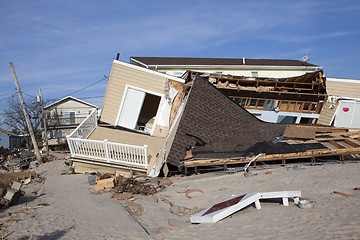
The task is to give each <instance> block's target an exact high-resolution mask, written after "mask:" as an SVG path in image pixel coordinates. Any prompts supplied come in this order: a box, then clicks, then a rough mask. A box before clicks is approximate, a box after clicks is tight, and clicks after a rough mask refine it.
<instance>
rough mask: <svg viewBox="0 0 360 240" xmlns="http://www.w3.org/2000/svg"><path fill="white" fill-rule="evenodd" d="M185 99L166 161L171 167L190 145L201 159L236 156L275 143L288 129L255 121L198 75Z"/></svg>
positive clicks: (283, 126) (177, 162)
mask: <svg viewBox="0 0 360 240" xmlns="http://www.w3.org/2000/svg"><path fill="white" fill-rule="evenodd" d="M187 98H188V99H187V102H186V105H185V107H184V110H183V113H182V117H181V119H180V122H179V126H178V128H177V130H176V134H175V138H174V141H173V144H172V146H171V149H170V151H169V155H168V158H167V162H168V163H169V164H172V165H174V166H179V164H180V161H182V160H183V159H184V157H185V153H186V148H188V147H190V146H191V147H195V149H194V151H193V152H194V153H195V152H196V151H199V153H200V152H201V157H211V158H214V157H228V156H229V155H234V154H235V155H236V156H239V155H243V153H245V151H246V150H247V149H249V148H250V147H252V146H253V145H255V144H256V143H259V142H267V141H271V142H272V141H274V140H276V139H277V138H278V137H280V136H282V135H283V133H284V131H285V128H286V126H287V125H286V124H273V123H266V122H263V121H261V120H259V119H257V118H256V117H254V116H253V115H252V114H251V113H249V112H248V111H246V110H245V109H244V108H242V107H241V106H239V105H238V104H236V103H235V102H233V101H231V100H230V99H229V98H228V97H227V96H225V95H224V94H223V93H221V92H220V91H219V90H218V89H216V88H215V87H214V86H212V85H211V84H210V83H209V82H208V81H207V80H206V79H204V78H202V77H200V76H196V79H195V80H194V81H193V85H192V87H191V90H190V92H189V94H188V96H187ZM196 145H198V146H196ZM199 145H202V146H199Z"/></svg>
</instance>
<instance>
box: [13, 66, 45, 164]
mask: <svg viewBox="0 0 360 240" xmlns="http://www.w3.org/2000/svg"><path fill="white" fill-rule="evenodd" d="M9 65H10V68H11V73H12V75H13V78H14V82H15V86H16V90H17V92H18V94H19V99H20V104H21V107H22V109H23V112H24V116H25V120H26V124H27V127H28V129H29V133H30V137H31V141H32V144H33V146H34V151H35V155H36V160H37V161H38V162H39V163H40V162H41V155H40V152H39V147H38V145H37V142H36V139H35V135H34V130H33V128H32V125H31V122H30V118H29V114H28V113H27V111H26V106H25V102H24V98H23V95H22V93H21V89H20V85H19V81H18V79H17V77H16V73H15V69H14V66H13V63H12V62H9Z"/></svg>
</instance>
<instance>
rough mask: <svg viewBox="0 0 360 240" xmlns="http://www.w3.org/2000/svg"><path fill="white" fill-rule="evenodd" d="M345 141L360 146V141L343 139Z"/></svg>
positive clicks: (353, 145)
mask: <svg viewBox="0 0 360 240" xmlns="http://www.w3.org/2000/svg"><path fill="white" fill-rule="evenodd" d="M342 141H343V142H345V143H347V144H348V145H350V146H352V147H360V142H358V141H356V140H353V139H348V138H346V139H344V140H342Z"/></svg>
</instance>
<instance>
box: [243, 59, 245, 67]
mask: <svg viewBox="0 0 360 240" xmlns="http://www.w3.org/2000/svg"><path fill="white" fill-rule="evenodd" d="M243 64H244V65H245V57H243Z"/></svg>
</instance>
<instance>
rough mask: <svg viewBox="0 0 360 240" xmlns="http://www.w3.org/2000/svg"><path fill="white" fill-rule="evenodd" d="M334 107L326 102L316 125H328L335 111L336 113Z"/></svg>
mask: <svg viewBox="0 0 360 240" xmlns="http://www.w3.org/2000/svg"><path fill="white" fill-rule="evenodd" d="M331 105H334V107H333V108H332V109H331V108H330V106H331ZM336 107H337V106H336V105H335V104H333V103H330V102H326V103H325V104H324V107H323V109H322V110H321V113H320V117H319V119H318V121H317V124H321V125H330V124H331V120H332V119H333V117H334V114H335V111H336Z"/></svg>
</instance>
